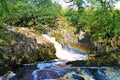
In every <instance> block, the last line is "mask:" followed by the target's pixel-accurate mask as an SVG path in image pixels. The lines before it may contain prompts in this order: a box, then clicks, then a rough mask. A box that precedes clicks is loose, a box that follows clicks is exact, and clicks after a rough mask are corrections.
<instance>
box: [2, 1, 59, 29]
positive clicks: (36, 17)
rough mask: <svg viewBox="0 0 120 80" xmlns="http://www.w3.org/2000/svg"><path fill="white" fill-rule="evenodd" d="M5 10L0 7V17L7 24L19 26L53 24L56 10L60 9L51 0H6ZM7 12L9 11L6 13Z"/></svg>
mask: <svg viewBox="0 0 120 80" xmlns="http://www.w3.org/2000/svg"><path fill="white" fill-rule="evenodd" d="M15 1H16V0H15ZM6 3H7V9H8V10H7V11H6V12H5V10H3V7H4V6H2V7H0V10H1V11H2V12H0V15H1V16H0V18H1V19H2V20H3V21H4V22H5V23H8V24H12V25H19V26H31V25H38V26H42V25H47V26H50V27H51V26H54V22H55V18H56V16H57V12H59V11H60V6H59V5H58V4H55V3H54V4H53V3H52V2H51V0H34V1H33V0H29V1H25V0H20V1H16V2H12V1H6ZM8 12H9V13H8Z"/></svg>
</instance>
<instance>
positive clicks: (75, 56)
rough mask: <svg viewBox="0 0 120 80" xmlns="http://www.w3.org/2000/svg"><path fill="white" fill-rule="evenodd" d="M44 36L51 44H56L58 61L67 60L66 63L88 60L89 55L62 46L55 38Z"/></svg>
mask: <svg viewBox="0 0 120 80" xmlns="http://www.w3.org/2000/svg"><path fill="white" fill-rule="evenodd" d="M43 36H44V37H45V38H47V39H48V40H49V41H50V42H52V43H54V47H55V48H56V56H57V57H58V59H61V60H66V61H75V60H87V59H88V54H87V53H85V52H82V51H80V50H77V49H74V48H72V47H68V46H62V45H61V44H59V43H58V42H57V41H56V40H55V38H54V37H50V36H49V35H47V34H43Z"/></svg>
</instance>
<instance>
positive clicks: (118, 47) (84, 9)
mask: <svg viewBox="0 0 120 80" xmlns="http://www.w3.org/2000/svg"><path fill="white" fill-rule="evenodd" d="M64 1H65V2H67V3H69V2H70V1H73V0H64ZM115 2H116V0H89V3H90V4H91V5H90V6H82V4H84V1H83V0H74V4H75V5H77V7H78V9H73V8H68V9H62V7H61V6H60V5H59V4H58V3H53V2H52V1H51V0H0V57H1V59H3V58H4V56H3V54H4V53H3V46H6V45H11V42H12V39H9V37H7V36H6V33H5V31H4V30H5V27H4V26H3V24H4V23H5V24H8V25H11V26H20V27H29V28H30V27H34V28H35V29H38V30H40V31H41V32H40V33H44V32H45V31H46V28H51V29H57V25H56V21H57V18H58V17H59V16H62V17H65V18H66V19H67V20H68V21H69V26H74V27H75V28H76V31H75V32H74V33H75V34H78V33H79V31H80V30H82V31H85V32H86V33H88V35H89V36H90V45H91V47H90V48H89V49H90V53H89V55H94V56H90V59H89V60H88V61H85V65H94V66H96V65H97V66H102V65H106V66H118V65H120V10H119V9H115V8H114V3H115ZM71 6H73V5H71ZM2 41H4V43H3V42H2Z"/></svg>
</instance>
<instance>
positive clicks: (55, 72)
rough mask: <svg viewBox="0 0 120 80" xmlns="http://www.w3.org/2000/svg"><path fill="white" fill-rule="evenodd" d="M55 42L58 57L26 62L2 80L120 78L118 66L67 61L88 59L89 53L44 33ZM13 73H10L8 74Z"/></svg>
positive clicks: (102, 79)
mask: <svg viewBox="0 0 120 80" xmlns="http://www.w3.org/2000/svg"><path fill="white" fill-rule="evenodd" d="M43 36H44V37H45V38H47V39H48V40H49V41H50V42H52V43H54V46H55V48H56V56H57V57H58V59H54V60H50V61H43V62H38V63H34V64H25V65H24V68H22V69H20V70H19V71H18V72H17V73H16V75H15V76H13V77H6V78H4V77H3V78H1V79H0V80H120V68H118V67H81V66H79V67H76V66H74V67H72V66H71V65H70V64H69V65H67V64H66V63H67V62H69V61H76V60H87V59H88V58H89V56H88V54H87V53H86V52H84V51H82V50H78V49H75V48H73V47H71V46H63V45H61V44H59V43H58V42H57V41H56V40H55V38H54V37H49V35H47V34H44V35H43ZM12 74H13V73H9V74H8V76H10V75H12Z"/></svg>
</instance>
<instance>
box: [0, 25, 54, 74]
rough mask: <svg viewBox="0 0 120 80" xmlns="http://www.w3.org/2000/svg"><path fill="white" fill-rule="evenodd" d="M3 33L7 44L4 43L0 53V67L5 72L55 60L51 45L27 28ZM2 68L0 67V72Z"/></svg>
mask: <svg viewBox="0 0 120 80" xmlns="http://www.w3.org/2000/svg"><path fill="white" fill-rule="evenodd" d="M5 33H6V37H7V39H8V41H9V43H7V42H6V43H5V45H4V46H2V52H0V66H3V68H4V67H5V68H4V69H5V70H7V69H11V68H17V66H18V65H22V64H25V63H32V62H36V61H40V60H51V59H54V58H56V56H55V52H56V51H55V48H54V45H53V43H50V42H49V41H48V40H47V39H46V38H44V37H43V36H42V35H40V34H37V33H35V31H33V30H31V29H29V28H23V27H11V28H6V30H5ZM3 68H1V67H0V72H2V70H3Z"/></svg>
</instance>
